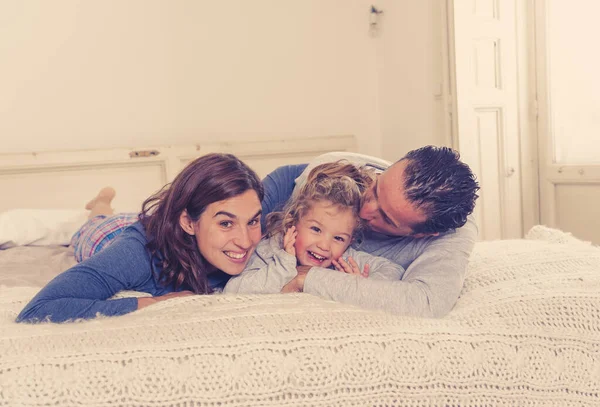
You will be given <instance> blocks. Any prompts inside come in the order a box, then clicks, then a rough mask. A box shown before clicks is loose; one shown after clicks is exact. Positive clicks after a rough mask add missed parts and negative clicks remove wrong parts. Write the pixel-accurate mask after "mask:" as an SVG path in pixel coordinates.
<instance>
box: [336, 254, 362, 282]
mask: <svg viewBox="0 0 600 407" xmlns="http://www.w3.org/2000/svg"><path fill="white" fill-rule="evenodd" d="M331 263H332V264H333V266H334V267H335V269H336V270H337V271H342V272H344V273H346V274H354V275H358V276H362V277H365V278H367V277H369V269H370V268H369V265H368V264H365V268H364V270H362V271H361V270H360V267H358V263H356V261H354V259H353V258H352V257H348V261H346V260H344V259H343V258H341V257H340V258H339V259H337V261H336V260H332V261H331Z"/></svg>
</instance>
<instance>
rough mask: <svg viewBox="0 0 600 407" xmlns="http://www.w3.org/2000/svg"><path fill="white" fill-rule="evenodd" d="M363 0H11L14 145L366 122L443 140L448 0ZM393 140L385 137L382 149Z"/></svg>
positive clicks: (7, 64)
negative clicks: (439, 92)
mask: <svg viewBox="0 0 600 407" xmlns="http://www.w3.org/2000/svg"><path fill="white" fill-rule="evenodd" d="M439 4H441V0H427V1H423V2H421V1H416V0H414V1H394V0H389V1H382V2H381V5H380V7H381V8H382V9H383V10H384V16H385V20H384V21H383V24H384V26H383V27H384V28H385V30H384V31H382V33H381V34H382V35H381V36H380V37H375V38H374V37H372V36H370V35H369V10H370V6H371V2H370V1H363V0H253V1H245V0H219V1H194V0H176V1H175V0H174V1H166V0H162V1H161V0H128V1H122V0H85V1H84V0H80V1H79V0H56V1H51V2H50V1H45V0H22V1H9V0H2V1H0V89H1V91H0V137H1V141H2V142H1V143H0V153H7V152H26V151H42V150H65V149H87V148H113V147H129V146H149V145H165V144H190V143H197V142H203V141H215V140H216V139H217V140H224V139H232V140H235V139H238V140H240V139H248V138H263V139H266V138H274V137H285V138H294V139H296V138H301V137H306V136H324V135H338V134H354V135H356V136H357V139H358V144H359V149H360V151H362V152H364V153H367V154H373V155H383V156H384V157H386V158H389V159H395V158H398V157H399V156H401V155H402V154H404V153H405V152H406V150H408V149H409V148H413V147H417V146H419V145H422V144H428V143H434V144H440V143H442V142H443V140H444V138H443V135H442V134H440V126H439V123H438V119H439V115H440V112H439V103H438V102H436V101H434V98H433V97H432V95H433V93H434V90H435V87H436V86H437V85H436V83H437V82H436V81H438V78H437V77H438V76H439V72H440V69H439V68H440V67H439V66H438V65H439V61H437V60H436V58H437V57H436V55H437V54H438V53H439V52H440V50H441V46H440V44H439V42H438V39H437V38H435V34H434V33H435V32H436V30H435V29H434V27H433V25H434V24H435V23H436V16H435V9H436V8H439ZM382 151H385V152H384V153H383V154H382Z"/></svg>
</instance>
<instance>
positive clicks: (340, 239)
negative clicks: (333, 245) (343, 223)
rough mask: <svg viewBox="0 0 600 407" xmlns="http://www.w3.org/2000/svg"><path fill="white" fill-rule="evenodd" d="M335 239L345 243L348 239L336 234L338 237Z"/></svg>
mask: <svg viewBox="0 0 600 407" xmlns="http://www.w3.org/2000/svg"><path fill="white" fill-rule="evenodd" d="M334 239H335V240H337V241H338V242H341V243H344V242H345V241H346V239H344V238H343V237H341V236H336V237H334Z"/></svg>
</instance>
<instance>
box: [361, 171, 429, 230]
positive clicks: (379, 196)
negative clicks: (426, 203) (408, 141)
mask: <svg viewBox="0 0 600 407" xmlns="http://www.w3.org/2000/svg"><path fill="white" fill-rule="evenodd" d="M406 164H407V163H406V161H400V162H397V163H395V164H394V165H392V166H391V167H390V168H388V169H387V170H386V171H385V172H384V173H383V174H381V175H379V176H378V177H377V178H376V179H375V181H374V182H373V183H372V184H371V186H370V187H369V189H367V190H366V191H365V193H364V195H363V202H362V206H361V209H360V217H361V218H362V219H364V220H365V221H366V222H367V223H368V225H369V228H370V229H371V230H373V231H375V232H379V233H383V234H386V235H389V236H408V235H411V236H413V237H423V236H425V234H422V233H419V234H414V233H413V226H415V225H418V224H419V223H422V222H425V221H426V220H427V216H426V215H425V214H424V212H423V211H422V210H420V209H418V208H417V207H416V205H414V204H413V203H411V202H410V201H409V200H408V199H406V197H405V195H404V168H405V167H406Z"/></svg>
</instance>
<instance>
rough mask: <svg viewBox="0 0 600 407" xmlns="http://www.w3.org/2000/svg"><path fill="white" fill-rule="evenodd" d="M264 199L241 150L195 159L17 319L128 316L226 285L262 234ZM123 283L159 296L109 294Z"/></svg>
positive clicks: (42, 319) (241, 268)
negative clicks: (129, 222)
mask: <svg viewBox="0 0 600 407" xmlns="http://www.w3.org/2000/svg"><path fill="white" fill-rule="evenodd" d="M262 198H263V187H262V184H261V182H260V179H259V178H258V176H257V175H256V173H255V172H254V171H252V170H251V169H250V168H249V167H248V166H247V165H246V164H244V163H243V162H241V161H240V160H239V159H238V158H236V157H235V156H233V155H230V154H209V155H206V156H203V157H200V158H198V159H196V160H194V161H192V162H191V163H190V164H189V165H188V166H187V167H186V168H185V169H184V170H183V171H182V172H181V173H180V174H179V175H177V177H176V178H175V179H174V180H173V182H172V183H171V184H170V185H166V186H165V187H164V188H163V189H162V190H161V191H159V192H158V193H156V194H155V195H153V196H151V197H150V198H148V199H147V200H146V201H145V202H144V204H143V205H142V211H141V213H140V215H139V221H138V222H136V223H134V224H133V225H131V226H130V227H128V228H127V229H125V230H124V231H123V232H122V233H121V234H120V235H119V236H118V237H117V238H116V239H115V240H114V242H112V244H111V245H110V246H107V247H105V248H104V249H103V250H102V251H100V252H98V253H97V254H95V255H94V256H92V257H90V258H89V259H87V260H85V261H83V262H82V263H79V264H77V265H75V266H74V267H72V268H71V269H69V270H67V271H66V272H64V273H62V274H60V275H58V276H57V277H56V278H54V279H53V280H52V281H50V283H48V285H46V287H44V288H43V289H42V290H41V291H40V292H39V293H38V294H37V295H36V296H35V297H34V298H33V299H32V300H31V302H30V303H29V304H28V305H27V306H26V307H25V308H24V309H23V311H21V313H20V314H19V316H18V317H17V322H36V321H51V322H63V321H68V320H73V319H78V318H84V319H89V318H93V317H95V316H96V315H98V314H101V315H107V316H114V315H123V314H126V313H129V312H132V311H135V310H137V309H140V308H144V307H146V306H148V305H151V304H154V303H156V302H159V301H164V300H166V299H169V298H173V297H178V296H185V295H191V294H194V293H195V294H208V293H210V292H212V290H214V289H215V288H217V287H222V286H223V285H224V284H225V282H226V281H227V279H228V278H229V276H232V275H237V274H239V273H241V272H242V270H243V269H244V267H245V266H246V263H247V262H248V260H249V259H250V256H251V255H252V253H253V252H254V249H255V248H256V245H257V244H258V242H259V240H260V237H261V232H260V215H261V200H262ZM122 290H135V291H143V292H147V293H149V294H151V295H152V297H147V298H120V299H109V298H111V297H112V296H113V295H114V294H116V293H117V292H119V291H122Z"/></svg>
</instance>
